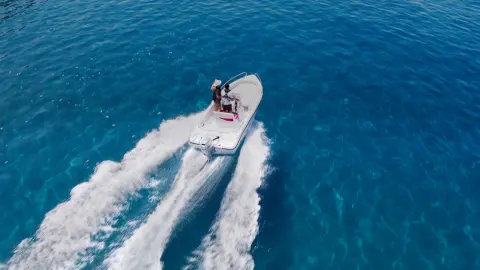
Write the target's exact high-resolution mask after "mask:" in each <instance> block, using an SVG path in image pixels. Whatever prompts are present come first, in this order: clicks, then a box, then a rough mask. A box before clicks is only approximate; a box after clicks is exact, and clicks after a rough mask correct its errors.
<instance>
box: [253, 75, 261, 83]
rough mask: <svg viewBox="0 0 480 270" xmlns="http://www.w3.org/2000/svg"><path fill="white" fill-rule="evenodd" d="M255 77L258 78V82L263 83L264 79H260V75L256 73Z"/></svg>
mask: <svg viewBox="0 0 480 270" xmlns="http://www.w3.org/2000/svg"><path fill="white" fill-rule="evenodd" d="M255 76H257V78H258V80H259V81H260V83H262V79H260V76H259V75H258V73H255Z"/></svg>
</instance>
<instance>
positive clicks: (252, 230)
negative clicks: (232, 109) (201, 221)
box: [185, 124, 270, 269]
mask: <svg viewBox="0 0 480 270" xmlns="http://www.w3.org/2000/svg"><path fill="white" fill-rule="evenodd" d="M264 131H265V130H264V128H263V125H262V124H258V127H257V128H256V129H254V130H253V131H252V133H251V134H250V135H249V137H247V138H246V140H245V144H244V146H243V147H242V150H241V152H240V156H239V158H238V163H237V167H236V169H235V173H234V176H233V179H232V181H231V182H230V183H229V185H228V187H227V190H226V191H225V195H224V197H223V199H222V204H221V207H220V212H219V214H218V216H217V218H216V220H215V223H214V225H213V226H212V227H211V228H210V231H209V233H208V235H207V236H205V238H204V239H203V240H202V244H201V245H200V247H199V248H197V250H195V251H194V252H193V254H194V256H195V257H193V258H190V259H189V261H190V264H189V265H188V266H186V267H185V269H192V268H194V269H198V268H200V269H232V268H233V269H253V267H254V262H253V258H252V256H251V255H250V253H249V252H250V248H251V245H252V243H253V241H254V240H255V237H256V236H257V233H258V218H259V212H260V205H259V202H260V197H259V195H258V194H257V189H258V188H259V187H260V185H261V184H262V181H263V179H264V177H265V174H266V170H267V166H266V165H265V162H266V160H267V158H268V156H269V154H270V147H269V142H268V140H267V138H265V137H264V136H263V134H264ZM194 265H197V266H194Z"/></svg>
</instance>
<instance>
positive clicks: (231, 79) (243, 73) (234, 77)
mask: <svg viewBox="0 0 480 270" xmlns="http://www.w3.org/2000/svg"><path fill="white" fill-rule="evenodd" d="M242 75H244V76H247V75H248V73H247V72H242V73H240V74H237V75H235V76H233V77H232V78H230V79H229V80H228V81H226V82H225V83H224V84H223V86H222V88H223V87H224V86H225V84H227V83H230V82H231V81H233V80H234V79H236V78H237V77H240V76H242Z"/></svg>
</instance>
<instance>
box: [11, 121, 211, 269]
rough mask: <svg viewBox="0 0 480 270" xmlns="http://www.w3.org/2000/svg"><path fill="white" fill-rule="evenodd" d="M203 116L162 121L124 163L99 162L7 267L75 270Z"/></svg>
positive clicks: (22, 244)
mask: <svg viewBox="0 0 480 270" xmlns="http://www.w3.org/2000/svg"><path fill="white" fill-rule="evenodd" d="M202 114H203V113H198V114H194V115H190V116H188V117H178V118H176V119H173V120H168V121H164V122H163V123H162V124H161V125H160V127H159V129H158V130H153V131H151V132H150V133H148V134H147V136H146V137H144V138H143V139H141V140H140V141H139V142H138V143H137V145H136V146H135V148H134V149H133V150H131V151H130V152H128V153H126V154H125V156H124V157H123V159H122V161H121V162H113V161H104V162H102V163H100V164H99V165H98V166H97V167H96V169H95V172H94V173H93V175H92V176H91V178H90V179H89V181H88V182H85V183H82V184H79V185H77V186H76V187H75V188H73V189H72V191H71V197H70V199H69V200H68V201H66V202H63V203H61V204H59V205H57V206H56V207H55V208H54V209H53V210H51V211H50V212H48V213H47V215H46V216H45V218H44V220H43V221H42V223H41V224H40V227H39V229H38V230H37V232H36V233H35V238H34V240H33V239H25V240H23V241H22V242H21V243H20V244H19V246H18V247H17V248H16V250H15V252H14V255H13V257H12V258H11V259H10V260H9V262H8V265H9V267H10V268H11V269H71V268H76V267H77V266H76V265H75V263H76V260H77V259H78V257H79V253H81V252H82V251H85V250H86V249H87V248H91V247H95V246H96V245H98V244H99V243H96V242H95V241H92V239H91V237H92V235H94V234H96V233H98V232H99V231H101V230H102V229H107V230H108V224H111V222H112V221H113V219H114V218H116V217H117V216H118V214H119V213H120V211H121V210H122V209H123V207H122V203H124V201H125V199H126V198H127V196H128V195H129V194H131V193H133V192H135V191H137V190H138V189H139V188H140V187H142V186H143V185H144V184H145V182H146V179H145V178H144V176H145V174H146V173H148V172H149V171H151V170H153V169H154V168H155V167H156V166H158V165H159V164H160V163H162V162H163V161H165V160H166V159H168V158H169V157H170V156H171V155H173V154H174V153H175V152H176V151H177V150H179V148H180V147H182V146H183V145H184V144H185V143H186V141H187V140H188V136H189V134H190V132H191V130H192V128H193V127H194V123H195V122H196V121H197V120H198V118H199V117H200V116H201V115H202Z"/></svg>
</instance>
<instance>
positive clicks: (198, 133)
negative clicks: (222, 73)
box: [189, 72, 263, 157]
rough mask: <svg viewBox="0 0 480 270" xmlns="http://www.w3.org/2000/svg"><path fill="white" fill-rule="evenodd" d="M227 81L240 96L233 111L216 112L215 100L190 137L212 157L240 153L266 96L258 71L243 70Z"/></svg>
mask: <svg viewBox="0 0 480 270" xmlns="http://www.w3.org/2000/svg"><path fill="white" fill-rule="evenodd" d="M227 83H228V84H229V85H230V90H231V93H233V95H234V96H235V97H236V98H237V101H236V104H233V106H232V107H233V108H232V111H233V112H232V113H227V112H219V111H215V104H214V102H213V101H212V102H211V103H210V105H209V106H208V108H207V110H206V112H205V114H204V116H203V118H202V119H201V120H200V122H199V123H198V125H197V126H196V127H195V129H194V130H193V132H192V133H191V135H190V138H189V144H190V145H191V146H192V147H194V148H196V149H198V150H200V151H202V152H203V153H204V154H205V155H207V156H208V157H211V156H212V155H234V154H235V153H236V152H237V150H238V149H239V147H240V145H241V143H242V141H243V139H244V138H245V135H246V134H247V130H248V128H249V127H250V126H251V125H252V123H253V121H254V118H255V114H256V112H257V109H258V106H259V105H260V102H261V100H262V97H263V86H262V82H261V80H260V77H259V76H258V74H256V73H255V74H250V75H249V74H247V73H246V72H243V73H240V74H238V75H236V76H235V77H233V78H231V79H230V80H228V81H227V82H225V84H227ZM225 84H224V85H225ZM224 85H223V86H224ZM223 86H222V95H223V93H224V90H223ZM235 108H236V109H235Z"/></svg>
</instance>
